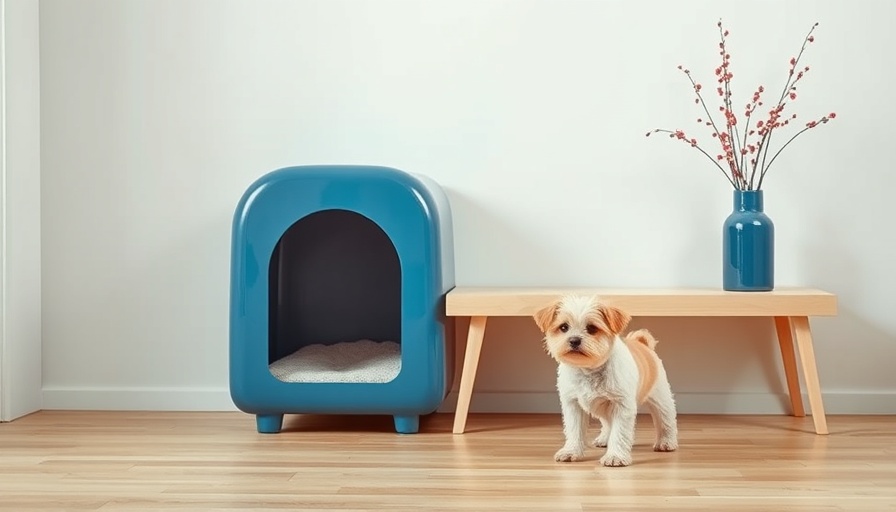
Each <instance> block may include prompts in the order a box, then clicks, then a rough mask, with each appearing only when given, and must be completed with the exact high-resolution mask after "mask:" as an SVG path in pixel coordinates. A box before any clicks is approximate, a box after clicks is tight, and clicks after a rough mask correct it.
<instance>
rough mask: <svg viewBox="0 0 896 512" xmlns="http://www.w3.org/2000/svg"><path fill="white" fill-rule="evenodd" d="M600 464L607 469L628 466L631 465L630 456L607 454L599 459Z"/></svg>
mask: <svg viewBox="0 0 896 512" xmlns="http://www.w3.org/2000/svg"><path fill="white" fill-rule="evenodd" d="M600 463H601V464H603V465H604V466H608V467H621V466H628V465H630V464H631V463H632V456H631V454H629V455H622V454H618V453H607V454H606V455H604V456H603V457H601V458H600Z"/></svg>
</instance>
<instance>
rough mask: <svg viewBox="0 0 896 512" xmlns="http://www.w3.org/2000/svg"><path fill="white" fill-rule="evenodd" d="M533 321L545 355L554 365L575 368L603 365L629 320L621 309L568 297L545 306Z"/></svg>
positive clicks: (594, 299) (580, 298) (598, 301)
mask: <svg viewBox="0 0 896 512" xmlns="http://www.w3.org/2000/svg"><path fill="white" fill-rule="evenodd" d="M534 318H535V323H536V324H537V325H538V328H539V329H541V332H543V333H544V344H545V349H546V350H547V352H548V354H550V355H551V357H553V358H554V359H555V360H556V361H557V362H558V363H560V362H562V363H566V364H569V365H572V366H577V367H579V368H598V367H600V366H601V365H603V364H604V363H606V362H607V359H608V358H609V357H610V350H611V349H612V348H613V341H614V340H615V339H616V336H617V335H618V334H620V333H621V332H622V331H623V330H624V329H625V328H626V326H627V325H628V323H629V321H631V316H630V315H628V314H627V313H626V312H624V311H622V310H621V309H619V308H616V307H613V306H609V305H607V304H602V303H601V302H600V300H599V299H598V298H597V297H586V296H582V295H568V296H566V297H563V298H561V299H559V300H557V301H555V302H553V303H551V304H548V305H547V306H545V307H543V308H541V309H539V310H538V311H537V312H536V313H535V315H534Z"/></svg>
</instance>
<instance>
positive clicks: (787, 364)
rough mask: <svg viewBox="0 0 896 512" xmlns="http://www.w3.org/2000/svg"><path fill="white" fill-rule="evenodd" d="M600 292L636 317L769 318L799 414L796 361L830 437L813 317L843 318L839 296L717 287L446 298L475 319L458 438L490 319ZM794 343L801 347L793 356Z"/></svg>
mask: <svg viewBox="0 0 896 512" xmlns="http://www.w3.org/2000/svg"><path fill="white" fill-rule="evenodd" d="M567 293H582V294H596V295H599V296H600V297H601V299H602V300H603V301H605V302H608V303H612V304H614V305H615V306H617V307H620V308H622V309H624V310H625V311H627V312H628V313H629V314H630V315H632V316H633V317H635V316H678V317H707V316H732V317H735V316H754V317H755V316H763V317H769V318H773V319H774V324H775V330H776V332H777V336H778V342H779V344H780V346H781V357H782V360H783V363H784V374H785V376H786V379H787V390H788V393H789V394H790V404H791V407H792V413H793V415H794V416H805V415H806V413H805V410H804V409H803V399H802V395H801V392H800V383H799V376H798V373H797V367H796V364H797V363H796V359H797V357H799V359H800V363H801V365H802V369H803V378H804V380H805V383H806V392H807V394H808V395H809V405H810V407H811V412H812V420H813V421H814V422H815V432H816V433H817V434H827V433H828V428H827V422H826V420H825V416H824V406H823V405H822V400H821V386H820V384H819V381H818V371H817V369H816V367H815V352H814V349H813V348H812V333H811V330H810V328H809V317H810V316H834V315H836V314H837V297H836V296H835V295H833V294H831V293H829V292H826V291H822V290H816V289H812V288H779V289H776V290H774V291H771V292H726V291H723V290H716V289H699V288H694V289H689V288H683V289H612V288H523V287H518V288H515V287H499V288H493V287H466V286H461V287H456V288H454V289H452V290H451V291H449V292H448V294H447V297H446V300H445V312H446V315H447V316H449V317H469V318H470V327H469V330H468V332H467V348H466V353H465V354H464V366H463V371H462V374H461V381H460V391H459V395H458V399H457V409H456V412H455V416H454V433H455V434H462V433H463V432H464V429H465V427H466V423H467V414H468V412H469V410H470V398H471V397H472V394H473V381H474V380H475V379H476V369H477V368H478V366H479V354H480V352H481V350H482V339H483V336H484V334H485V325H486V322H487V320H488V317H490V316H522V317H531V316H532V315H533V314H534V313H535V311H537V310H538V309H539V308H541V307H543V306H545V305H546V304H548V303H550V302H551V301H552V300H554V299H556V298H558V297H560V296H562V295H564V294H567ZM794 339H795V340H796V346H797V347H798V349H799V353H798V355H797V354H796V353H795V351H794Z"/></svg>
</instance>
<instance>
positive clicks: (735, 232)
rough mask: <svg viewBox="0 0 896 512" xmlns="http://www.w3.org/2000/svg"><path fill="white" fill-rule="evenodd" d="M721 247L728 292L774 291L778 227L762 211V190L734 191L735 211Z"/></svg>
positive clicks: (725, 283)
mask: <svg viewBox="0 0 896 512" xmlns="http://www.w3.org/2000/svg"><path fill="white" fill-rule="evenodd" d="M722 244H723V250H722V258H723V262H722V276H723V280H722V281H723V288H724V289H725V290H728V291H740V292H765V291H770V290H773V289H774V288H775V225H774V224H773V223H772V220H771V219H770V218H768V215H766V214H765V212H764V211H763V204H762V190H735V191H734V209H733V211H732V212H731V215H729V216H728V218H727V219H725V224H724V225H723V227H722Z"/></svg>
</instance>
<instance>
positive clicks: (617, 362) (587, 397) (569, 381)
mask: <svg viewBox="0 0 896 512" xmlns="http://www.w3.org/2000/svg"><path fill="white" fill-rule="evenodd" d="M534 318H535V323H536V324H538V327H539V329H541V331H542V332H543V333H544V335H545V337H544V343H545V348H546V350H547V352H548V353H549V354H550V355H551V357H552V358H554V360H556V361H557V363H559V365H558V368H557V390H558V391H559V394H560V405H561V409H562V413H563V434H564V436H565V437H566V442H565V444H564V445H563V447H562V448H561V449H560V450H559V451H558V452H557V453H556V454H555V455H554V459H555V460H557V461H558V462H571V461H577V460H581V459H582V458H583V457H584V455H585V436H586V433H587V432H586V431H587V428H588V422H589V419H590V416H594V417H596V418H598V419H599V420H600V425H601V429H600V434H599V435H598V436H597V438H596V439H595V440H594V442H593V445H594V446H597V447H606V448H607V451H606V453H605V454H604V456H603V457H601V459H600V462H601V464H603V465H604V466H628V465H629V464H631V463H632V443H633V441H634V438H635V417H636V416H637V412H638V406H639V405H640V404H644V405H646V407H647V409H648V411H649V412H650V414H651V416H652V417H653V425H654V428H655V429H656V442H655V443H654V445H653V449H654V450H655V451H660V452H669V451H674V450H676V449H677V448H678V426H677V423H676V412H675V401H674V399H673V397H672V389H671V387H670V386H669V380H668V379H667V377H666V370H665V368H663V363H662V361H660V358H659V356H657V354H656V352H655V350H654V347H656V344H657V341H656V339H655V338H654V337H653V335H651V334H650V332H649V331H647V330H646V329H640V330H637V331H634V332H631V333H629V334H628V335H627V336H625V338H623V337H622V331H623V330H624V329H625V328H626V327H627V326H628V323H629V321H630V320H631V316H629V315H628V314H627V313H625V312H624V311H622V310H620V309H618V308H615V307H612V306H609V305H606V304H603V303H601V302H600V301H599V299H598V298H597V297H585V296H578V295H570V296H566V297H563V298H561V299H560V300H558V301H556V302H554V303H552V304H549V305H548V306H546V307H544V308H542V309H541V310H539V311H538V312H536V313H535V315H534Z"/></svg>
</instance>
